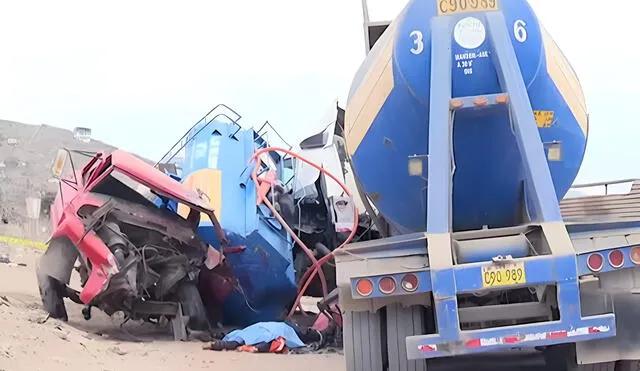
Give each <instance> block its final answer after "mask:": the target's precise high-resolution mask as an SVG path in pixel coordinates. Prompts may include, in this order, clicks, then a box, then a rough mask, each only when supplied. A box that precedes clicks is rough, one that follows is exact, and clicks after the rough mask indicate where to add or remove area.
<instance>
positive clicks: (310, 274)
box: [249, 147, 358, 317]
mask: <svg viewBox="0 0 640 371" xmlns="http://www.w3.org/2000/svg"><path fill="white" fill-rule="evenodd" d="M271 151H275V152H283V153H286V154H288V155H290V156H292V157H295V158H297V159H299V160H301V161H303V162H305V163H307V164H308V165H311V166H312V167H314V168H315V169H316V170H318V171H320V172H322V173H323V174H325V175H326V176H328V177H329V178H331V179H333V180H334V181H335V182H336V183H338V185H340V187H341V188H342V190H344V193H345V194H346V195H347V196H351V192H349V189H348V188H347V186H346V185H345V184H344V183H343V182H342V181H341V180H340V179H338V178H337V177H336V176H334V175H333V174H331V173H330V172H328V171H327V170H325V169H324V168H322V167H320V166H318V165H317V164H315V163H313V162H311V161H310V160H307V159H306V158H304V157H302V156H300V155H298V154H297V153H294V152H292V151H290V150H288V149H284V148H279V147H268V148H263V149H260V150H258V151H256V152H255V153H254V154H253V156H251V159H249V163H250V162H251V161H253V160H255V159H256V158H257V157H258V156H260V155H261V154H263V153H266V152H271ZM258 166H259V162H258V163H257V164H256V167H255V168H254V172H253V173H252V178H253V179H254V183H257V178H255V177H254V175H255V174H257V170H258ZM267 206H269V205H267ZM272 206H273V205H272ZM271 212H272V213H274V215H275V216H276V218H282V217H281V216H280V214H279V213H278V212H277V211H276V210H275V208H274V209H272V210H271ZM353 213H354V218H353V227H352V228H351V233H350V234H349V237H347V239H346V240H345V241H344V242H343V243H342V244H341V245H340V246H338V247H337V248H335V249H334V250H333V251H332V252H331V253H330V254H327V255H325V256H324V257H322V258H321V259H320V260H316V259H315V257H313V258H312V261H313V265H312V266H311V267H309V269H308V270H307V271H306V272H305V274H304V276H303V277H302V280H300V283H302V282H305V283H304V285H301V286H302V287H301V288H300V289H299V290H298V297H297V298H296V301H295V303H294V305H293V306H292V307H291V311H290V312H289V317H291V316H292V315H293V314H294V313H295V310H296V308H298V307H299V306H300V300H301V299H302V297H303V296H304V294H305V292H306V290H307V288H308V287H309V285H310V284H311V282H312V281H313V279H314V278H315V276H316V274H317V273H318V272H319V273H320V280H321V281H322V282H323V283H324V284H323V294H324V296H326V295H327V292H326V281H325V280H324V272H323V271H322V270H321V269H320V267H321V266H322V265H323V264H324V263H326V262H327V261H329V260H330V259H331V258H333V256H334V254H335V252H336V250H338V249H341V248H343V247H344V246H346V245H347V244H348V243H349V242H351V240H352V239H353V237H355V235H356V231H357V229H358V209H357V208H355V207H354V208H353ZM278 220H280V219H278ZM281 223H282V224H283V225H284V226H285V229H287V232H289V234H290V235H291V236H292V237H293V238H294V239H295V240H296V242H298V241H299V239H298V238H297V236H296V235H295V233H294V232H293V231H292V230H291V228H290V227H289V226H288V225H287V224H286V223H284V222H281ZM298 243H299V244H300V246H301V247H303V250H305V249H306V250H305V252H307V251H308V252H309V253H311V250H309V249H308V248H307V246H306V245H304V244H303V243H302V241H300V242H298ZM307 255H308V254H307ZM311 256H313V254H311ZM305 279H306V281H305Z"/></svg>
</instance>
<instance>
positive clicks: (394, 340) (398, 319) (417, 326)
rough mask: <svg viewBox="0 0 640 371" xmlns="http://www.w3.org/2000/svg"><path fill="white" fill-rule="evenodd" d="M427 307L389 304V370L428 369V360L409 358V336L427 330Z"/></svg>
mask: <svg viewBox="0 0 640 371" xmlns="http://www.w3.org/2000/svg"><path fill="white" fill-rule="evenodd" d="M424 312H425V308H424V307H423V306H421V305H414V306H411V307H409V308H407V307H404V306H402V304H399V303H395V304H391V305H389V306H387V351H388V355H389V371H427V361H426V360H424V359H423V360H408V359H407V343H406V338H407V337H408V336H414V335H421V334H424V333H425V332H424V331H425V319H424Z"/></svg>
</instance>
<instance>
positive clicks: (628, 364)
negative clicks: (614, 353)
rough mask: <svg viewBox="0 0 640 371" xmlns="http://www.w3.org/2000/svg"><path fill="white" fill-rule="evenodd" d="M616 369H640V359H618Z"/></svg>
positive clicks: (632, 370) (620, 370)
mask: <svg viewBox="0 0 640 371" xmlns="http://www.w3.org/2000/svg"><path fill="white" fill-rule="evenodd" d="M616 371H640V361H618V368H617V369H616Z"/></svg>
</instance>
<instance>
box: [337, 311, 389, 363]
mask: <svg viewBox="0 0 640 371" xmlns="http://www.w3.org/2000/svg"><path fill="white" fill-rule="evenodd" d="M342 319H343V339H344V340H343V344H344V355H345V358H346V361H347V371H383V349H382V313H381V312H380V311H378V312H376V313H371V312H346V313H344V315H343V316H342Z"/></svg>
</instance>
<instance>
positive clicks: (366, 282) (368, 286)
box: [356, 278, 373, 296]
mask: <svg viewBox="0 0 640 371" xmlns="http://www.w3.org/2000/svg"><path fill="white" fill-rule="evenodd" d="M356 291H357V292H358V294H360V295H362V296H369V295H371V293H373V282H371V280H370V279H368V278H363V279H361V280H358V283H356Z"/></svg>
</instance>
